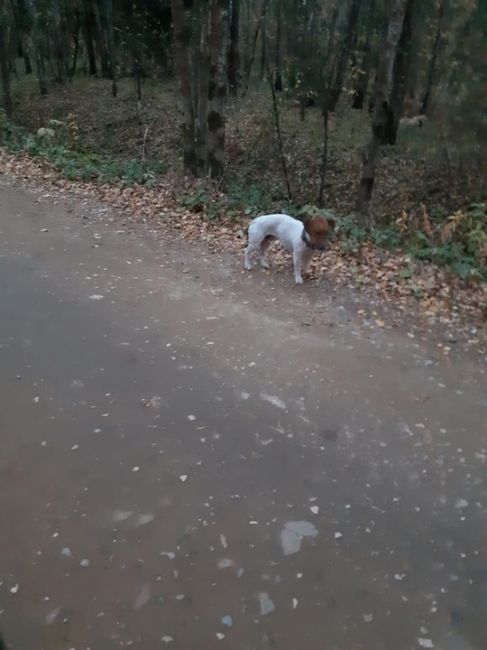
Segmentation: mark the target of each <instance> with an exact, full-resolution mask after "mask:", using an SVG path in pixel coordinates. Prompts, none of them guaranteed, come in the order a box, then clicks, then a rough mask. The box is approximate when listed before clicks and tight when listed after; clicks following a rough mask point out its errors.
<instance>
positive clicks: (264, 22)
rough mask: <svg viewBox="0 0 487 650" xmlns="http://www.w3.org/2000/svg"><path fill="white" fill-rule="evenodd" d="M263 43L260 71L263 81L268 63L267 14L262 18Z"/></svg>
mask: <svg viewBox="0 0 487 650" xmlns="http://www.w3.org/2000/svg"><path fill="white" fill-rule="evenodd" d="M260 39H261V45H260V71H259V78H260V80H261V81H262V80H263V79H264V75H265V69H266V64H267V15H264V18H263V20H262V29H261V35H260Z"/></svg>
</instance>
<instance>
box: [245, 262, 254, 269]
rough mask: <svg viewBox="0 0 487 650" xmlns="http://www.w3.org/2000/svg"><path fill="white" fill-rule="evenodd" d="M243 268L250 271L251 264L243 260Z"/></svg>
mask: <svg viewBox="0 0 487 650" xmlns="http://www.w3.org/2000/svg"><path fill="white" fill-rule="evenodd" d="M244 269H245V270H246V271H251V270H252V264H251V263H250V262H247V261H245V262H244Z"/></svg>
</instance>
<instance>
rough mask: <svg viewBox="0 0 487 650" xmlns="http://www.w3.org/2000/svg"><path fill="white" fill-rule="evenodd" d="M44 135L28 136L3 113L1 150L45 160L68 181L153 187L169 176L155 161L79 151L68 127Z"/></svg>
mask: <svg viewBox="0 0 487 650" xmlns="http://www.w3.org/2000/svg"><path fill="white" fill-rule="evenodd" d="M68 127H69V123H68ZM40 132H41V133H39V132H38V134H36V135H33V134H31V133H29V132H27V131H26V130H25V129H23V128H22V127H19V126H17V125H14V124H12V123H11V122H10V121H8V120H7V119H6V117H5V113H4V112H3V111H0V146H2V147H4V148H5V149H6V150H7V151H9V152H12V153H19V152H24V153H28V154H30V155H31V156H41V157H43V158H45V159H46V160H47V161H48V162H49V163H51V165H53V167H54V168H55V169H57V170H58V171H59V172H60V173H61V174H62V175H63V176H64V177H65V178H67V179H68V180H81V181H90V180H96V181H100V182H103V183H111V182H114V181H119V182H122V183H123V184H126V185H132V184H134V183H138V184H147V185H152V184H154V183H155V181H156V180H157V177H158V176H160V175H162V174H163V173H164V172H165V168H164V165H162V164H157V163H154V162H153V161H151V162H150V163H142V162H141V161H139V160H137V159H135V158H132V159H129V160H123V159H116V158H111V157H109V156H103V155H101V154H99V153H95V152H92V151H86V150H84V149H82V148H81V147H76V142H72V141H73V140H75V138H74V137H73V133H69V132H68V131H67V130H66V128H64V127H63V128H57V129H51V128H44V129H40ZM70 140H71V142H70ZM73 144H74V145H75V146H74V147H73V146H72V145H73ZM70 145H71V146H70Z"/></svg>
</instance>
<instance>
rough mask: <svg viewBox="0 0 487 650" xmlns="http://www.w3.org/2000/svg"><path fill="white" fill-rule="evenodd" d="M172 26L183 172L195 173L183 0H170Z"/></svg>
mask: <svg viewBox="0 0 487 650" xmlns="http://www.w3.org/2000/svg"><path fill="white" fill-rule="evenodd" d="M171 7H172V19H173V28H174V61H175V67H176V73H177V77H178V81H179V89H180V92H181V97H182V100H183V115H184V117H183V164H184V171H185V173H189V174H192V175H194V176H195V175H197V171H198V169H197V164H196V147H195V144H196V142H195V112H194V105H193V100H192V92H191V74H190V64H189V44H190V41H191V32H190V29H189V27H188V25H187V21H186V17H185V13H184V2H183V0H171Z"/></svg>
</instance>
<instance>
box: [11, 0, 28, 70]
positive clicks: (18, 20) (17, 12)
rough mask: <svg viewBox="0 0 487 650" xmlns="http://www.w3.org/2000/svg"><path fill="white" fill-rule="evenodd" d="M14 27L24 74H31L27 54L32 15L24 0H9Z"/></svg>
mask: <svg viewBox="0 0 487 650" xmlns="http://www.w3.org/2000/svg"><path fill="white" fill-rule="evenodd" d="M10 4H11V7H12V13H13V16H14V21H15V28H16V30H17V35H18V39H19V54H20V56H21V57H22V58H23V59H24V67H25V74H32V64H31V61H30V56H29V40H30V39H29V36H30V32H31V29H32V16H31V13H30V11H29V10H28V9H27V8H26V6H25V2H24V0H11V3H10Z"/></svg>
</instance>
